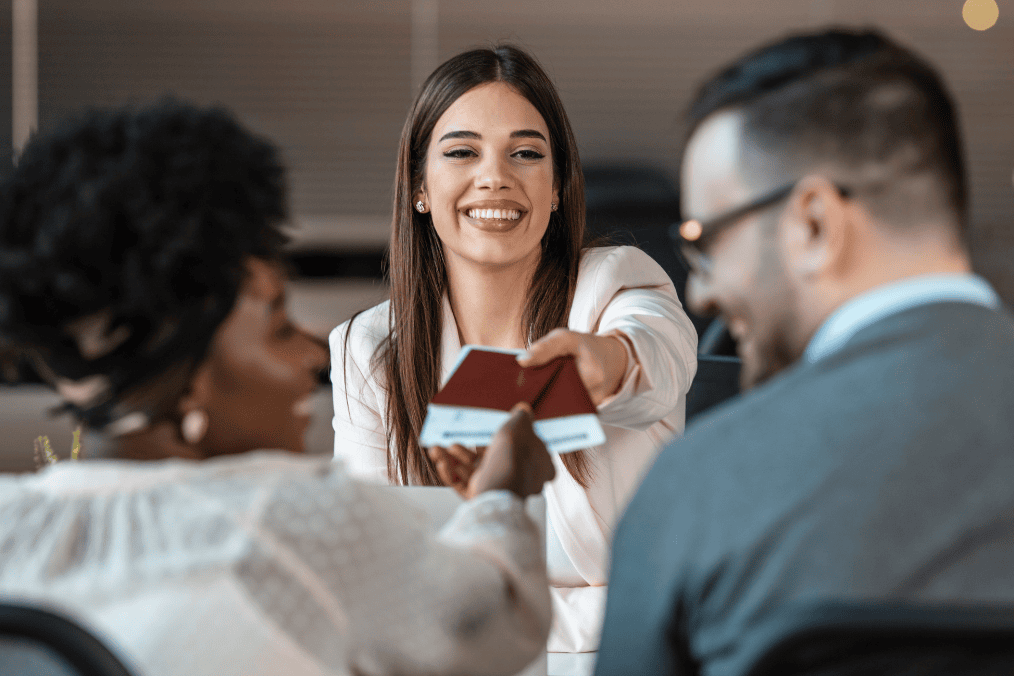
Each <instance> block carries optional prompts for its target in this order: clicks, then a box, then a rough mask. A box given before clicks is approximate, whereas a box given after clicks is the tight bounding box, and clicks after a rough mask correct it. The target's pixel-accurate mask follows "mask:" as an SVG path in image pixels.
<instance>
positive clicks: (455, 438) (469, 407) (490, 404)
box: [420, 345, 605, 453]
mask: <svg viewBox="0 0 1014 676" xmlns="http://www.w3.org/2000/svg"><path fill="white" fill-rule="evenodd" d="M520 353H521V351H520V350H516V351H515V350H511V351H507V350H497V349H494V348H484V347H478V346H473V345H466V346H465V347H463V348H462V350H461V354H460V355H459V357H458V362H457V364H456V365H455V367H454V369H453V370H452V372H451V375H450V377H449V378H448V380H447V382H446V383H445V384H444V386H443V387H442V388H441V389H440V391H439V392H437V394H436V395H435V396H434V397H433V399H432V400H431V401H430V405H429V408H428V411H427V416H426V421H425V423H424V424H423V429H422V433H421V434H420V443H421V445H423V446H433V445H441V446H447V445H449V444H451V443H461V444H465V445H472V446H484V445H486V444H488V443H489V441H490V440H491V439H492V436H493V434H495V433H496V430H497V429H499V427H500V425H502V424H503V423H504V421H506V420H507V418H508V415H509V414H508V412H509V411H510V410H511V408H513V407H514V405H515V404H517V403H518V402H521V401H524V402H527V403H528V404H529V405H530V406H531V407H532V411H533V413H534V418H535V432H536V434H538V435H539V437H540V438H541V439H542V440H543V442H545V443H546V446H547V448H549V450H550V451H551V452H555V453H566V452H567V451H573V450H577V449H580V448H587V447H589V446H594V445H597V444H601V443H603V442H604V441H605V434H604V433H603V431H602V426H601V425H600V424H599V421H598V418H597V416H596V415H595V405H594V404H592V401H591V397H590V396H589V395H588V390H587V389H585V386H584V383H582V382H581V376H580V375H579V374H578V372H577V366H576V365H575V363H574V359H573V357H558V358H556V359H554V360H553V361H551V362H549V363H547V364H543V365H541V366H535V367H528V368H523V367H522V366H521V365H520V364H518V362H517V359H516V357H517V355H518V354H520Z"/></svg>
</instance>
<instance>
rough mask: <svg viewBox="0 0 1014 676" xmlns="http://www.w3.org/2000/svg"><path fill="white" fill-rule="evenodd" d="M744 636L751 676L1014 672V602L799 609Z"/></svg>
mask: <svg viewBox="0 0 1014 676" xmlns="http://www.w3.org/2000/svg"><path fill="white" fill-rule="evenodd" d="M744 640H745V641H749V646H750V647H749V648H748V650H747V652H748V653H750V654H752V655H753V657H752V658H748V660H747V663H749V664H750V666H749V668H748V669H746V670H745V671H744V672H743V676H887V675H891V676H1011V674H1014V606H984V605H983V606H957V605H915V604H897V603H869V604H865V603H863V604H853V603H827V604H815V605H805V606H803V605H800V606H792V607H786V608H784V609H782V610H781V611H779V612H777V613H776V614H775V615H773V616H772V617H771V618H770V619H769V620H767V621H766V622H765V623H763V624H762V625H761V627H760V628H758V629H757V630H752V631H751V632H750V636H749V637H745V638H744Z"/></svg>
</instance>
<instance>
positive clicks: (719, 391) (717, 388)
mask: <svg viewBox="0 0 1014 676" xmlns="http://www.w3.org/2000/svg"><path fill="white" fill-rule="evenodd" d="M740 366H741V362H740V360H739V357H725V356H716V355H708V354H699V355H697V373H696V375H694V380H693V382H692V383H690V391H689V392H687V423H689V422H690V421H691V420H693V419H694V418H696V417H697V416H699V415H700V414H701V413H704V412H705V411H706V410H708V409H709V408H711V407H712V406H715V405H716V404H720V403H721V402H723V401H725V400H726V399H729V398H731V397H734V396H736V395H737V394H739V370H740Z"/></svg>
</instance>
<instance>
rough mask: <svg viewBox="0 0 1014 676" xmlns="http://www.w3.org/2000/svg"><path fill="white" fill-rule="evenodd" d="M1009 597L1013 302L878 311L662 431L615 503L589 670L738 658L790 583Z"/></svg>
mask: <svg viewBox="0 0 1014 676" xmlns="http://www.w3.org/2000/svg"><path fill="white" fill-rule="evenodd" d="M864 599H867V600H869V599H877V600H907V601H920V600H925V601H932V600H940V601H945V600H947V601H953V600H960V601H984V602H996V601H1005V602H1014V322H1012V318H1011V316H1010V314H1008V313H1007V312H1006V311H1002V312H997V311H994V310H990V309H988V308H985V307H981V306H978V305H972V304H965V303H935V304H932V305H923V306H919V307H916V308H913V309H910V310H906V311H904V312H901V313H898V314H895V315H892V316H890V317H887V318H884V319H881V320H880V321H878V322H876V323H875V324H873V325H871V326H868V327H866V328H865V329H863V330H861V331H860V332H858V333H857V334H856V335H855V336H853V337H852V338H851V339H850V340H849V342H848V343H847V344H846V345H845V347H844V348H843V349H841V350H840V351H838V352H836V353H834V354H832V355H829V356H828V357H826V358H824V359H823V360H821V361H819V362H817V363H815V364H809V363H805V362H800V363H798V364H796V365H795V366H793V367H792V368H790V369H788V370H786V371H784V372H783V373H781V374H779V375H778V376H776V377H775V378H773V379H772V380H771V381H769V382H767V383H765V384H764V385H762V386H760V387H758V388H756V389H755V390H753V391H751V392H750V393H748V394H747V395H745V396H743V397H741V398H738V399H735V400H732V401H731V402H729V403H728V404H725V405H723V406H721V407H719V408H718V409H717V410H714V412H713V413H711V414H710V415H706V416H704V417H703V418H701V419H700V421H699V422H698V423H696V424H695V425H692V426H691V427H690V428H689V429H688V431H687V433H686V435H685V436H683V437H682V438H681V439H679V440H677V441H675V442H674V443H672V444H670V445H669V446H668V447H667V448H665V449H664V450H663V451H662V453H661V455H660V456H659V458H658V460H657V461H656V462H655V465H654V466H653V467H652V469H651V471H650V472H649V473H648V475H647V476H646V478H645V480H644V482H643V484H642V485H641V487H640V489H639V490H638V492H637V494H636V495H635V497H634V499H633V501H632V502H631V503H630V506H629V507H628V509H627V512H626V514H625V515H624V517H623V518H622V520H621V522H620V524H619V526H618V528H617V531H616V535H615V539H614V544H613V563H612V569H611V575H610V579H609V600H608V603H607V608H606V619H605V626H604V629H603V637H602V643H601V646H600V648H599V657H598V664H597V669H596V673H597V674H599V675H610V676H611V675H616V676H621V675H622V676H633V675H635V674H652V675H657V674H667V673H669V674H671V673H680V671H679V667H678V666H677V665H678V660H679V656H680V654H681V652H686V651H689V654H690V655H691V656H692V657H693V658H694V659H695V660H697V661H699V662H700V663H701V665H702V669H703V673H707V674H726V673H736V671H737V670H738V669H740V668H742V667H743V665H742V664H741V662H742V654H741V652H740V651H741V649H742V644H743V640H744V637H746V636H749V632H750V630H751V628H752V627H754V626H756V625H757V623H759V622H761V621H762V620H763V619H765V617H766V616H767V615H768V613H770V612H771V611H772V610H773V609H775V608H778V607H780V606H781V605H783V604H785V603H786V602H790V601H808V600H864Z"/></svg>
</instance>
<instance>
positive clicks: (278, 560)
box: [0, 452, 550, 676]
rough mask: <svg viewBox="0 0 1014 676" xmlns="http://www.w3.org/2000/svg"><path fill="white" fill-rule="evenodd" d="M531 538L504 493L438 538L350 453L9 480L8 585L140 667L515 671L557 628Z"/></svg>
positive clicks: (190, 674)
mask: <svg viewBox="0 0 1014 676" xmlns="http://www.w3.org/2000/svg"><path fill="white" fill-rule="evenodd" d="M538 538H539V535H538V530H537V529H536V526H535V524H534V523H533V522H532V521H531V520H530V519H529V518H528V516H527V515H526V514H525V512H524V506H523V502H522V501H521V500H519V499H518V498H517V497H515V496H514V495H512V494H510V493H507V492H505V491H492V492H489V493H486V494H484V495H482V496H480V497H478V498H476V499H475V500H472V501H470V502H466V503H465V504H464V505H462V506H461V507H460V508H459V509H458V511H457V512H456V514H455V516H454V517H453V518H452V519H451V520H450V522H448V523H447V524H446V525H445V527H444V528H443V529H442V530H441V531H440V533H439V534H437V533H433V532H431V531H430V530H429V528H428V525H427V523H426V521H425V517H424V516H423V515H422V514H421V513H420V512H418V511H416V510H415V509H414V508H412V507H409V506H408V505H407V504H406V503H404V502H402V501H401V500H400V499H399V498H398V496H397V495H395V494H394V493H393V492H391V491H389V490H384V489H382V488H379V487H376V486H370V485H363V484H360V483H357V482H356V481H354V480H352V479H351V478H350V477H349V476H348V474H347V473H346V471H345V470H344V468H343V467H342V465H341V463H333V462H332V461H331V460H330V459H328V458H325V459H320V458H306V457H299V456H293V455H289V454H284V453H277V452H258V453H253V454H244V455H241V456H232V457H226V458H219V459H215V460H210V461H206V462H202V463H196V462H189V461H181V460H172V461H165V462H127V461H111V460H110V461H105V460H92V461H82V462H62V463H59V464H57V465H55V466H53V467H50V468H48V469H46V470H44V471H42V472H40V473H38V474H35V475H22V476H0V595H2V596H3V597H5V598H7V599H15V600H21V601H27V602H32V603H41V604H45V605H48V606H51V607H56V608H57V609H58V610H60V611H63V612H65V613H68V614H70V615H71V616H72V617H74V618H76V619H78V620H79V621H81V622H83V623H84V624H85V625H86V626H88V627H90V628H91V629H93V630H94V631H95V632H96V633H97V634H99V636H100V637H102V638H104V639H105V640H106V642H107V645H109V646H110V647H111V648H112V649H113V650H114V651H115V652H117V653H118V654H119V655H120V656H121V657H122V658H123V659H124V660H125V661H126V662H127V663H128V664H129V665H132V666H134V667H135V669H136V670H137V673H139V674H144V675H146V676H183V675H186V676H194V675H199V674H208V675H209V676H212V675H214V676H230V675H232V674H235V675H236V676H239V675H244V676H257V675H260V674H263V675H265V676H267V675H268V674H271V675H276V674H286V675H287V676H304V675H305V676H311V675H313V676H318V675H323V674H352V673H355V674H394V673H397V674H431V673H465V672H467V673H474V674H511V673H514V672H517V671H519V670H520V669H521V668H522V667H524V666H525V664H527V663H528V662H530V661H531V660H533V659H534V658H535V657H536V656H537V655H538V654H540V652H541V651H542V649H543V646H544V645H545V640H546V635H547V634H548V631H549V622H550V597H549V593H548V590H547V587H546V585H547V580H546V571H545V565H544V563H543V561H542V557H541V554H540V549H541V548H540V543H539V541H538Z"/></svg>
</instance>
